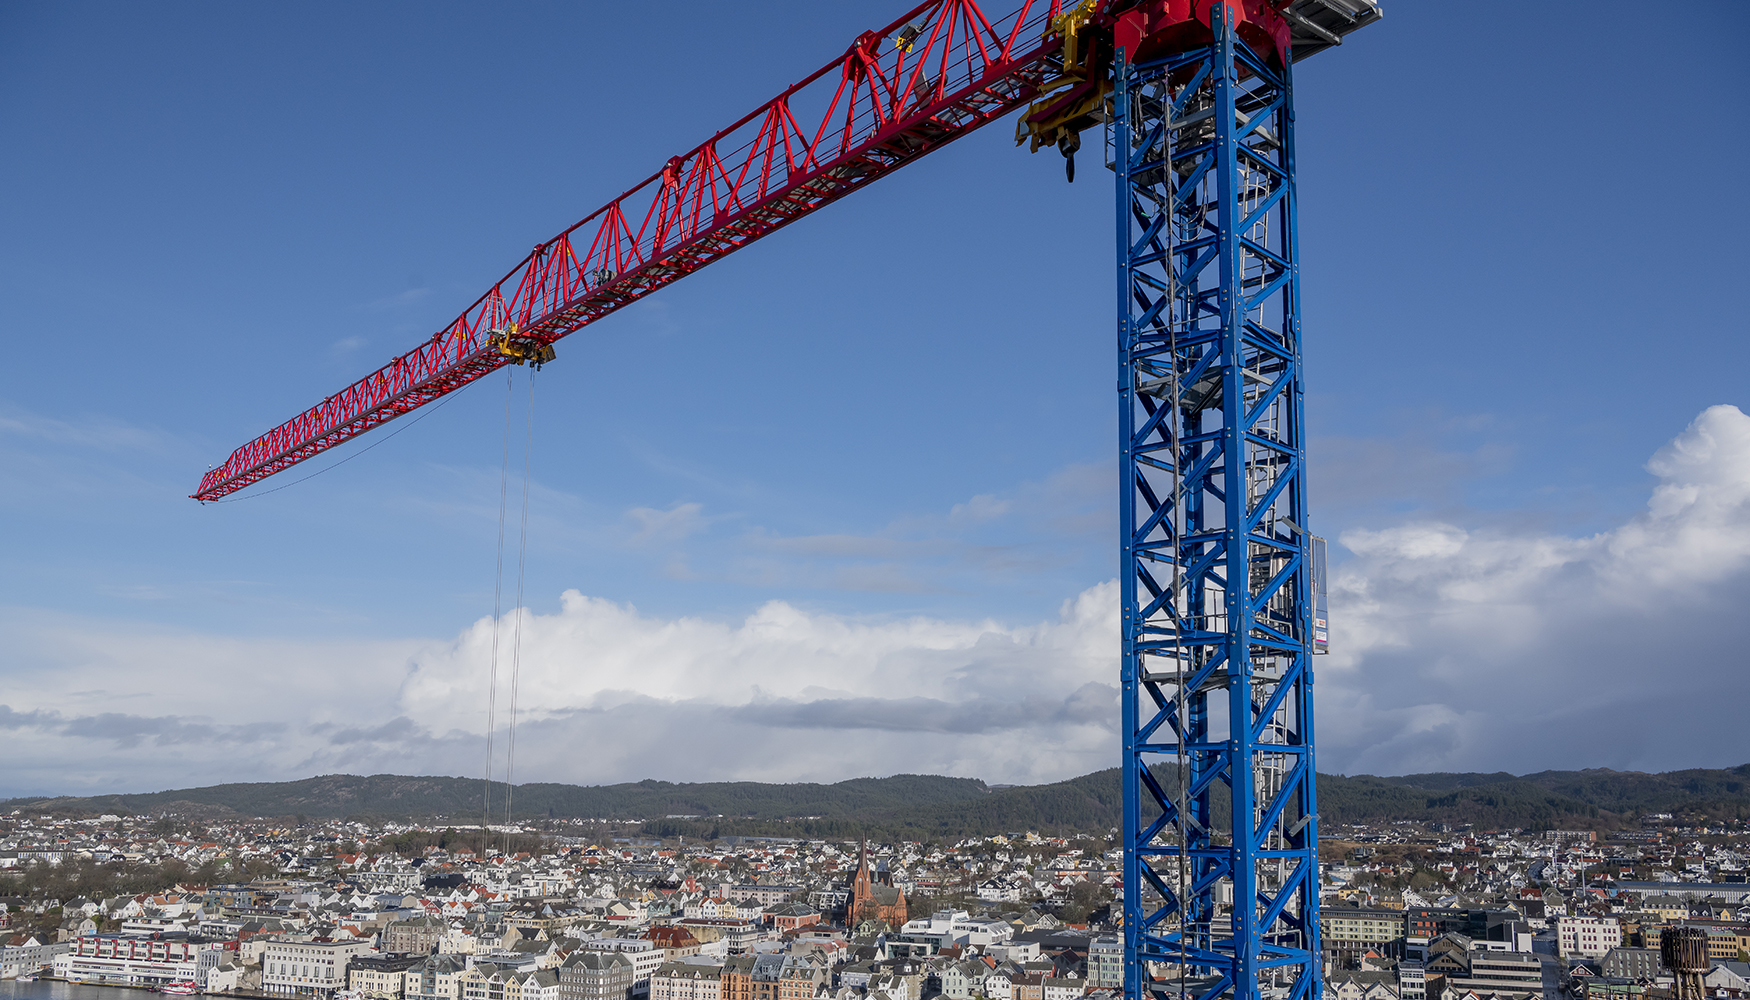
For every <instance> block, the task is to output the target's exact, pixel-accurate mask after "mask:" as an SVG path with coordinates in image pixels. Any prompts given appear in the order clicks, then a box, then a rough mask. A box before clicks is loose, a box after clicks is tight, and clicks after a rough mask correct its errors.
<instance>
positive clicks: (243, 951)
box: [0, 813, 1750, 1000]
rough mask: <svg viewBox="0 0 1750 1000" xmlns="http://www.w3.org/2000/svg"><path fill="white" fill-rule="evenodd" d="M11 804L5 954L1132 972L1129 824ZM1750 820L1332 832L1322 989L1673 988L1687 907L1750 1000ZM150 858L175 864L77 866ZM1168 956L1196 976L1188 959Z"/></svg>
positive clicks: (430, 970)
mask: <svg viewBox="0 0 1750 1000" xmlns="http://www.w3.org/2000/svg"><path fill="white" fill-rule="evenodd" d="M0 821H3V828H0V895H3V897H4V900H3V901H4V903H5V912H4V914H3V915H0V922H3V924H4V926H0V942H3V948H0V976H4V977H9V978H16V977H25V978H29V977H31V976H52V977H54V978H57V979H63V980H68V981H72V982H82V983H89V984H105V985H127V986H164V985H167V984H171V983H196V984H198V985H199V987H200V988H202V989H204V990H205V991H206V992H210V993H232V994H239V995H250V996H268V997H272V996H286V997H314V998H332V997H336V996H344V997H356V998H372V1000H825V998H831V1000H928V998H932V997H946V998H949V1000H971V998H979V1000H1076V998H1080V997H1083V996H1085V995H1088V994H1101V995H1102V996H1104V995H1109V994H1111V993H1113V992H1114V991H1119V990H1121V988H1122V986H1123V974H1124V951H1123V946H1122V939H1121V936H1120V935H1121V933H1122V924H1123V912H1124V911H1123V905H1122V898H1121V897H1122V878H1121V865H1122V853H1121V851H1119V850H1118V849H1117V847H1116V846H1115V843H1116V842H1115V838H1114V837H1113V835H1112V831H1097V832H1088V833H1085V834H1080V835H1075V836H1040V835H1038V834H1035V833H1028V832H1019V833H1014V834H1003V835H995V836H989V837H977V838H965V839H959V840H956V841H954V842H951V843H938V842H933V841H897V842H879V843H873V842H869V841H866V840H863V839H861V838H859V839H858V840H855V841H826V840H805V839H795V838H781V837H724V838H719V839H716V840H707V841H698V840H693V841H689V840H687V839H686V838H684V837H674V838H658V837H649V836H640V835H639V833H638V829H637V828H636V827H634V826H631V825H628V824H618V825H615V824H606V823H594V822H590V821H556V822H546V823H532V824H530V825H528V826H527V827H519V826H493V827H489V828H487V829H484V830H482V829H480V828H478V827H475V828H472V829H470V828H466V827H460V826H456V825H449V824H445V823H441V822H432V823H400V824H396V823H366V822H362V821H324V822H305V823H300V824H295V825H285V824H284V823H283V821H264V820H212V821H204V822H203V821H197V820H182V819H178V818H175V817H171V816H166V815H161V816H157V817H144V816H140V817H136V816H118V815H109V814H106V815H102V816H98V817H85V818H69V817H50V816H32V815H24V814H20V813H13V814H12V815H10V816H6V817H0ZM276 824H277V825H276ZM1746 834H1747V831H1746V829H1745V826H1744V823H1743V822H1742V821H1733V822H1729V823H1723V824H1721V823H1716V824H1715V825H1709V826H1685V825H1682V824H1681V823H1680V822H1679V821H1677V820H1675V819H1673V818H1672V817H1670V816H1663V815H1657V814H1655V815H1650V816H1648V817H1646V818H1645V820H1644V822H1643V825H1642V826H1641V827H1639V828H1636V829H1629V830H1619V831H1613V832H1610V833H1607V834H1605V835H1604V836H1600V835H1599V834H1598V833H1596V832H1593V831H1549V830H1544V831H1527V830H1510V831H1473V830H1469V829H1453V828H1449V827H1445V826H1442V825H1439V824H1435V825H1424V824H1403V823H1393V824H1384V825H1379V826H1373V827H1368V826H1349V827H1341V828H1337V829H1332V830H1328V831H1326V834H1325V838H1324V842H1323V843H1324V847H1323V853H1324V865H1323V870H1322V877H1321V893H1320V895H1321V923H1320V929H1321V947H1322V949H1323V956H1324V962H1323V966H1324V974H1325V989H1326V990H1327V991H1329V993H1330V995H1332V996H1334V997H1335V998H1337V1000H1530V998H1538V1000H1615V998H1617V997H1625V998H1634V997H1661V996H1667V995H1669V988H1670V985H1671V978H1670V976H1669V974H1668V973H1667V971H1666V970H1665V969H1664V968H1663V967H1662V965H1661V963H1660V958H1659V950H1658V949H1659V942H1660V937H1661V934H1662V932H1663V931H1664V930H1665V929H1666V928H1669V927H1673V926H1679V925H1681V926H1687V927H1696V928H1701V929H1703V930H1704V931H1705V933H1706V935H1707V940H1708V951H1709V957H1710V960H1711V961H1712V968H1711V970H1710V971H1709V972H1708V974H1707V977H1706V980H1705V981H1706V984H1707V986H1708V987H1709V990H1710V993H1711V994H1712V995H1714V996H1717V997H1727V998H1743V997H1750V964H1746V960H1747V958H1750V882H1746V881H1745V871H1746V867H1745V861H1746V856H1747V854H1750V848H1746V846H1745V843H1744V838H1745V837H1746ZM154 874H156V875H158V876H160V877H171V876H177V877H175V878H174V880H173V881H172V882H171V883H169V884H165V885H156V886H153V887H152V888H151V890H150V891H143V892H125V893H117V894H114V895H105V894H103V893H101V892H99V893H98V894H97V895H73V894H72V892H71V889H72V888H75V887H77V886H79V885H98V884H112V885H118V886H119V885H123V884H126V883H127V880H128V879H136V880H137V879H141V878H147V879H149V878H151V877H152V876H153V875H154ZM240 876H242V877H240ZM106 879H108V880H109V882H107V883H106V882H105V881H104V880H106ZM57 887H66V890H65V891H67V895H64V896H63V895H55V894H53V893H55V892H57V891H63V890H58V889H57ZM1150 971H1151V973H1152V974H1153V975H1155V976H1156V977H1157V979H1158V980H1160V981H1161V982H1162V983H1164V984H1166V986H1165V987H1163V988H1167V989H1169V991H1173V990H1179V989H1183V990H1184V991H1185V992H1187V993H1190V994H1194V995H1195V994H1198V993H1200V992H1201V990H1199V989H1198V988H1197V983H1198V982H1199V980H1198V976H1199V975H1200V971H1201V970H1199V969H1198V968H1197V967H1196V966H1195V965H1194V964H1188V965H1185V966H1183V967H1181V966H1180V965H1179V964H1178V963H1175V962H1171V961H1168V962H1161V963H1156V964H1154V965H1152V966H1151V967H1150Z"/></svg>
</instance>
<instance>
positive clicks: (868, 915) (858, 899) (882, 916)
mask: <svg viewBox="0 0 1750 1000" xmlns="http://www.w3.org/2000/svg"><path fill="white" fill-rule="evenodd" d="M906 919H907V917H906V906H905V892H904V891H903V890H901V889H899V888H898V887H897V886H892V885H885V884H883V883H881V882H878V881H876V880H875V877H874V873H873V872H872V871H871V870H870V868H869V843H868V841H867V840H865V841H864V842H863V843H862V844H861V845H860V846H859V847H858V849H857V873H856V874H855V875H853V876H852V877H851V896H850V899H849V900H847V901H846V904H845V926H847V927H850V928H852V929H853V930H854V929H855V928H857V927H858V926H860V925H861V924H862V923H863V922H864V921H866V920H879V921H881V922H882V923H884V924H886V925H887V926H888V927H889V928H891V929H893V930H898V929H899V928H900V926H901V925H902V924H904V923H905V922H906Z"/></svg>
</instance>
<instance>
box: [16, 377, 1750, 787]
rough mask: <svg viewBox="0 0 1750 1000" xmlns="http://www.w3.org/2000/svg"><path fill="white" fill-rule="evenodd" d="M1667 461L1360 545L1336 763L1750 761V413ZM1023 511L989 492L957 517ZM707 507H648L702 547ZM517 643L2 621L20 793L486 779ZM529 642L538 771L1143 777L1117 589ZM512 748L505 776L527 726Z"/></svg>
mask: <svg viewBox="0 0 1750 1000" xmlns="http://www.w3.org/2000/svg"><path fill="white" fill-rule="evenodd" d="M1647 469H1648V471H1649V472H1651V473H1652V474H1653V475H1654V476H1655V477H1657V480H1658V482H1657V485H1656V487H1655V488H1654V490H1653V492H1652V495H1651V497H1650V499H1649V501H1648V503H1647V506H1646V509H1645V510H1644V511H1643V512H1642V513H1640V514H1638V515H1637V516H1635V517H1633V518H1631V519H1629V520H1628V521H1627V522H1625V523H1623V524H1621V525H1619V526H1617V527H1616V528H1614V529H1612V530H1610V531H1606V532H1603V533H1600V534H1597V535H1593V536H1590V537H1569V536H1563V535H1558V534H1550V533H1547V532H1543V533H1540V532H1537V531H1532V530H1525V531H1514V530H1511V529H1505V528H1500V527H1493V528H1488V529H1474V528H1466V527H1464V526H1461V525H1457V524H1452V523H1445V522H1427V521H1415V522H1411V523H1404V524H1398V525H1395V526H1390V527H1381V528H1378V529H1374V530H1355V531H1350V532H1347V533H1344V534H1343V535H1342V536H1341V537H1340V538H1339V542H1340V545H1341V547H1342V549H1343V550H1346V559H1345V561H1343V562H1342V563H1341V564H1340V567H1339V569H1338V572H1337V575H1336V578H1335V586H1334V593H1333V595H1332V620H1333V645H1334V649H1335V652H1334V653H1333V655H1331V656H1329V657H1327V658H1323V659H1321V661H1320V664H1319V667H1320V669H1319V672H1318V684H1317V687H1316V691H1317V698H1318V706H1319V711H1320V733H1321V746H1320V754H1321V758H1320V763H1321V768H1322V769H1324V770H1327V771H1344V772H1350V773H1353V772H1358V771H1373V772H1377V773H1405V772H1410V771H1418V770H1473V769H1476V770H1494V769H1505V770H1513V771H1526V770H1535V769H1540V768H1545V767H1583V766H1614V767H1632V768H1641V769H1660V768H1672V767H1684V766H1703V765H1710V766H1718V765H1724V764H1728V763H1741V762H1742V761H1743V760H1744V759H1750V751H1747V750H1746V747H1747V746H1750V744H1747V743H1746V741H1745V740H1744V738H1743V732H1744V721H1745V712H1746V705H1747V704H1750V698H1747V695H1750V681H1747V680H1746V679H1745V670H1744V667H1745V665H1746V663H1745V661H1746V657H1745V654H1744V652H1743V641H1742V639H1741V633H1742V632H1743V631H1744V629H1743V626H1742V624H1741V622H1742V621H1743V619H1744V617H1745V615H1744V613H1743V607H1742V606H1743V604H1744V602H1745V598H1746V595H1750V417H1746V416H1745V414H1743V413H1742V412H1740V411H1739V410H1738V409H1736V408H1735V407H1731V406H1717V407H1713V408H1711V409H1709V410H1707V411H1705V412H1703V413H1702V414H1701V415H1700V416H1699V417H1697V418H1696V420H1695V421H1694V423H1692V424H1691V425H1690V427H1689V428H1687V429H1686V430H1684V431H1683V432H1682V433H1681V434H1679V435H1678V436H1677V437H1676V438H1674V439H1673V440H1672V441H1671V442H1670V443H1668V444H1667V445H1666V446H1665V447H1664V448H1662V449H1660V450H1659V452H1658V453H1657V454H1656V455H1654V456H1653V458H1652V460H1651V461H1650V462H1649V463H1648V465H1647ZM1001 513H1002V511H1001V510H1000V501H996V500H994V499H993V498H980V499H979V500H977V501H975V502H973V503H969V504H968V505H966V509H965V510H964V511H957V512H956V515H955V516H959V517H963V518H967V519H973V520H976V519H979V518H984V517H990V516H996V515H999V514H1001ZM697 516H698V512H697V510H696V509H689V508H688V507H687V506H686V505H676V506H675V507H674V508H672V509H671V510H669V511H637V512H633V513H632V514H631V515H629V517H630V519H631V520H632V521H633V522H634V523H636V524H637V525H638V527H639V530H641V531H646V532H647V535H646V536H645V537H647V538H649V539H651V540H658V539H667V540H670V541H674V542H678V541H679V540H681V539H683V538H684V537H685V535H686V534H687V533H689V530H690V526H691V524H692V522H693V519H695V518H697ZM1491 520H1493V521H1499V520H1500V519H1499V518H1493V519H1491ZM812 541H814V542H815V543H817V544H821V545H826V544H828V542H829V541H834V540H822V539H816V540H812ZM834 544H838V543H837V542H836V541H834ZM496 624H497V639H496V642H497V647H498V650H499V656H498V686H497V692H498V693H497V697H496V699H494V698H493V697H492V694H491V692H492V686H491V682H490V679H489V678H490V677H491V670H492V668H491V664H492V660H493V656H492V650H493V646H494V625H495V623H494V622H493V621H492V620H491V619H490V618H487V619H482V620H480V621H478V622H475V623H474V624H472V625H470V626H469V627H467V628H466V629H464V630H463V631H462V632H461V633H460V634H459V635H457V636H456V637H455V638H453V639H451V640H447V641H431V640H421V639H406V640H384V641H374V642H364V641H339V640H337V641H330V642H310V641H293V640H269V639H250V638H227V637H219V636H212V635H202V634H190V633H172V632H168V631H164V630H152V629H146V628H142V627H139V626H132V625H126V624H121V623H115V622H105V621H92V620H81V619H76V618H72V617H66V616H54V615H45V614H43V613H41V612H34V611H28V610H18V609H14V610H10V611H3V612H0V629H3V630H4V634H5V635H6V636H7V653H8V660H9V662H8V663H7V664H6V665H5V666H4V667H3V668H0V675H3V677H4V679H5V685H4V693H3V694H0V703H3V707H0V740H3V741H4V743H5V746H6V749H7V758H8V762H7V768H6V769H5V776H4V778H0V794H9V793H10V794H19V793H27V792H49V791H64V792H70V793H76V792H83V791H97V790H139V789H155V788H166V787H177V786H186V785H194V784H204V783H210V782H220V781H239V780H276V779H282V778H293V777H302V776H307V775H309V774H313V773H325V772H332V771H351V772H355V773H372V772H379V771H399V772H412V773H418V772H424V773H448V774H466V775H478V774H480V773H481V771H482V769H483V768H484V766H485V754H486V747H485V739H484V732H485V730H486V721H487V714H488V711H489V708H488V706H489V705H495V710H496V715H497V718H498V720H499V721H500V724H501V725H502V723H503V721H504V720H505V719H506V718H507V716H508V712H509V702H510V699H511V689H510V683H509V682H510V678H511V674H512V668H513V657H512V654H511V649H512V641H511V640H512V635H513V634H514V630H515V629H516V628H518V627H519V620H518V619H517V618H516V617H515V616H513V615H506V616H505V617H504V618H503V619H501V620H500V621H499V622H497V623H496ZM520 628H521V629H522V641H521V645H520V654H519V655H518V656H517V657H516V658H515V668H516V669H515V673H516V682H517V683H516V693H515V697H516V701H517V704H518V708H519V712H518V728H517V736H516V776H517V778H518V780H545V781H570V782H584V783H594V782H611V781H622V780H637V779H640V778H644V777H658V778H667V779H673V780H717V779H732V778H746V779H756V780H770V781H797V780H838V779H842V778H846V777H853V776H857V775H866V774H891V773H895V772H902V771H914V772H933V773H946V774H957V775H967V776H976V777H982V778H985V779H987V780H990V781H1002V782H1038V781H1049V780H1054V779H1058V778H1063V777H1068V776H1072V775H1076V774H1081V773H1085V772H1087V771H1091V770H1094V769H1097V768H1101V767H1107V766H1111V765H1112V764H1113V763H1115V761H1116V748H1117V740H1118V734H1117V727H1116V718H1115V717H1116V714H1117V694H1116V689H1115V681H1116V673H1117V665H1116V649H1117V634H1118V628H1117V588H1116V585H1115V584H1114V583H1112V582H1106V583H1102V584H1098V585H1096V586H1093V587H1090V588H1088V589H1086V590H1084V591H1083V592H1082V593H1080V594H1078V595H1076V596H1075V597H1072V598H1070V599H1069V600H1067V601H1065V602H1064V603H1063V606H1062V608H1061V610H1060V612H1059V613H1058V614H1057V615H1056V616H1055V617H1053V618H1051V619H1049V620H1046V621H1041V622H1033V623H1022V624H1010V623H1002V622H997V621H952V620H945V619H940V618H931V617H922V616H919V617H910V618H883V619H868V620H863V619H857V618H853V617H846V616H839V615H831V614H823V613H817V612H811V611H808V610H805V609H802V608H799V607H797V606H795V605H793V604H790V603H786V602H784V601H772V602H769V603H767V604H765V605H763V606H761V607H759V608H758V609H756V610H755V611H753V612H752V613H751V614H749V615H747V616H746V617H745V618H743V619H741V620H739V621H734V620H729V621H725V620H713V619H707V618H692V617H680V618H664V617H660V616H652V615H647V614H644V613H642V612H640V611H639V610H638V609H637V608H635V607H633V606H631V605H628V604H624V603H618V602H615V601H611V600H606V599H602V598H599V597H590V596H586V595H584V594H581V593H578V592H576V591H568V592H566V593H565V595H564V596H563V599H562V601H561V606H560V608H559V610H558V611H557V612H556V613H554V614H548V615H536V614H527V613H525V614H524V615H523V616H522V617H521V619H520ZM496 746H497V748H498V750H499V765H498V770H499V773H501V774H502V768H503V751H504V749H505V747H506V739H505V734H504V733H503V731H502V730H501V731H500V733H499V736H498V738H497V741H496Z"/></svg>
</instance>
